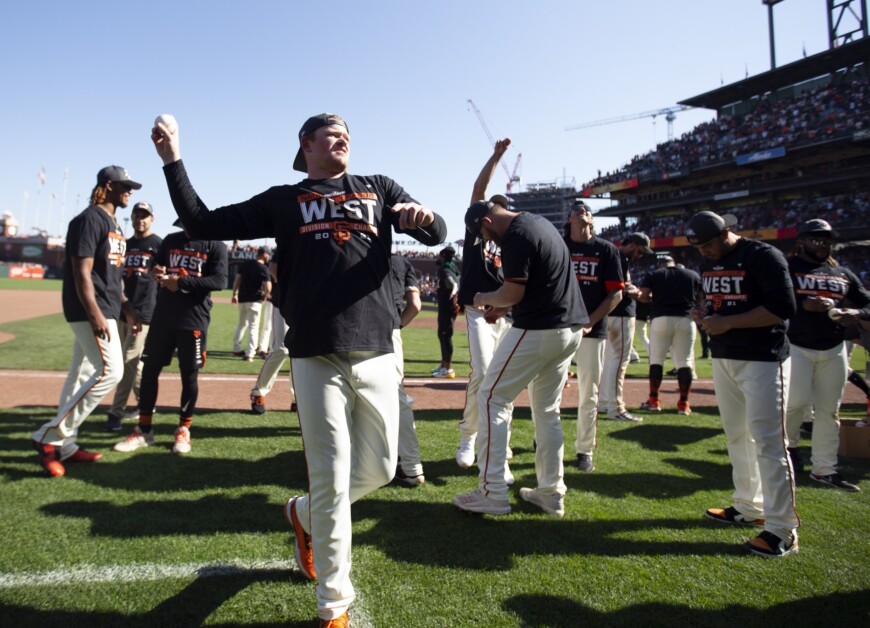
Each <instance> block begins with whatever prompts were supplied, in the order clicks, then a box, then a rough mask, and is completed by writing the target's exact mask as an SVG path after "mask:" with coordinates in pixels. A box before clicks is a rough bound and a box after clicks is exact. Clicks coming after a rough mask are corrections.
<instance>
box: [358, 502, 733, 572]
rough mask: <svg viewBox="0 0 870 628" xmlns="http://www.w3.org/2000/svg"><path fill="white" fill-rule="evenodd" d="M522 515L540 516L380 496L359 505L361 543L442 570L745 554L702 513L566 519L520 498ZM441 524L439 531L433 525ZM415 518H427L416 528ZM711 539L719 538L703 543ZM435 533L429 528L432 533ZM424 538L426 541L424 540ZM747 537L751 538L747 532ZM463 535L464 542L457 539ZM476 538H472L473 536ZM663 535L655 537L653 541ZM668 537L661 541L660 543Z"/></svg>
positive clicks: (518, 507)
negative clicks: (568, 559) (564, 559)
mask: <svg viewBox="0 0 870 628" xmlns="http://www.w3.org/2000/svg"><path fill="white" fill-rule="evenodd" d="M514 501H515V502H517V501H519V503H516V505H515V507H514V512H515V513H523V514H529V515H541V516H540V517H534V518H533V519H530V518H529V517H522V518H520V517H515V516H514V517H512V516H507V517H488V516H487V517H483V516H480V515H472V514H466V513H463V512H461V511H459V510H458V509H457V508H456V507H454V506H453V505H452V504H433V503H421V502H403V503H397V502H395V501H379V500H377V499H365V500H361V501H360V502H357V503H356V504H354V506H353V508H354V521H355V522H361V521H363V520H365V519H371V520H373V521H375V522H376V523H375V525H374V526H373V527H371V528H368V529H366V531H364V532H357V533H355V534H354V545H359V544H369V545H372V546H375V547H378V548H379V549H380V550H381V551H383V552H384V553H386V554H387V555H388V556H389V557H390V559H392V560H395V561H397V562H400V563H403V562H407V563H412V564H416V565H428V566H436V567H447V568H451V569H453V568H460V569H479V570H493V569H496V570H509V569H512V568H513V567H514V558H515V557H516V556H609V557H616V556H720V555H743V554H744V553H745V550H743V549H742V548H741V547H740V546H739V545H738V544H735V543H734V541H733V539H732V538H731V537H730V536H729V535H727V534H721V533H722V532H724V531H723V530H721V529H719V530H717V529H716V528H715V526H714V524H712V522H707V521H705V520H704V519H703V518H702V517H698V518H696V519H695V518H693V519H691V520H687V519H631V520H628V519H627V520H602V519H595V520H588V521H577V520H563V519H554V518H551V517H547V516H544V515H542V514H541V511H540V510H539V509H538V508H536V507H534V506H532V505H529V504H526V503H525V502H522V501H521V500H519V498H516V497H515V498H514ZM436 521H437V533H435V531H434V528H433V525H434V524H433V523H432V522H436ZM414 522H425V523H421V524H420V525H415V524H414ZM703 529H708V530H709V534H703V536H704V537H707V538H711V539H715V538H716V537H717V536H718V537H719V538H720V539H721V540H719V541H698V540H695V539H697V537H698V536H699V530H703ZM427 531H429V532H427ZM421 538H423V539H424V540H425V541H424V542H422V543H421V542H420V540H421ZM747 538H748V536H747ZM457 539H463V540H462V541H457ZM469 539H473V541H469ZM651 539H656V540H651ZM659 539H662V540H659Z"/></svg>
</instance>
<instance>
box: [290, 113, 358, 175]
mask: <svg viewBox="0 0 870 628" xmlns="http://www.w3.org/2000/svg"><path fill="white" fill-rule="evenodd" d="M332 124H337V125H338V126H343V127H344V128H345V130H346V131H347V132H348V133H350V129H349V128H347V122H345V121H344V120H342V119H341V116H339V115H337V114H334V113H318V114H317V115H316V116H311V117H310V118H308V119H307V120H306V121H305V124H303V125H302V128H301V129H299V150H298V151H296V159H294V160H293V170H298V171H299V172H305V173H307V172H308V166H307V165H306V163H305V154H304V153H303V152H302V138H303V137H305V136H306V135H311V134H312V133H314V132H315V131H316V130H317V129H319V128H320V127H324V126H330V125H332Z"/></svg>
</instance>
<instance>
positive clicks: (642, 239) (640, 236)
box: [622, 231, 653, 255]
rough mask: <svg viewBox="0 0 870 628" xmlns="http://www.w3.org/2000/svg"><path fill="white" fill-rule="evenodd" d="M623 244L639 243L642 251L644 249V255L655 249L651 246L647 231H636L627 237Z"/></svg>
mask: <svg viewBox="0 0 870 628" xmlns="http://www.w3.org/2000/svg"><path fill="white" fill-rule="evenodd" d="M622 243H623V244H629V243H634V244H637V245H638V246H639V247H640V249H641V251H643V253H644V255H651V254H652V252H653V250H652V247H651V246H650V242H649V236H648V235H647V234H645V233H641V232H640V231H638V232H636V233H632V234H631V235H630V236H628V237H627V238H625V239H624V240H623V241H622Z"/></svg>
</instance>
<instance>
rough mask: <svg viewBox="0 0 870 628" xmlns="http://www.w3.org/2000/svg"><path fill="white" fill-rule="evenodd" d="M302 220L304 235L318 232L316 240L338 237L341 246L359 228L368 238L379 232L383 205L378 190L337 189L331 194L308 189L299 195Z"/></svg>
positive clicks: (358, 231) (358, 230) (336, 239)
mask: <svg viewBox="0 0 870 628" xmlns="http://www.w3.org/2000/svg"><path fill="white" fill-rule="evenodd" d="M296 202H297V203H298V204H299V211H300V212H301V214H302V222H303V223H305V224H303V225H302V226H301V227H299V233H300V235H305V234H309V233H311V234H314V239H315V240H330V239H331V240H334V241H335V242H336V243H338V245H339V246H344V243H345V242H347V241H348V240H350V238H351V234H352V233H354V232H356V233H358V234H360V235H361V236H362V237H363V238H364V239H366V240H367V239H368V237H369V236H370V235H374V236H376V235H377V234H378V229H377V227H375V211H376V210H377V208H378V206H379V201H378V196H377V194H375V193H374V192H346V193H345V192H336V193H334V194H331V195H328V196H326V195H323V194H318V193H317V192H307V193H305V194H301V195H299V196H298V197H296Z"/></svg>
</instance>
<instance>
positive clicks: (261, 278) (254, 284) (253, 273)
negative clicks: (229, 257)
mask: <svg viewBox="0 0 870 628" xmlns="http://www.w3.org/2000/svg"><path fill="white" fill-rule="evenodd" d="M267 281H269V269H268V268H267V267H266V265H265V264H261V263H260V262H258V261H257V260H255V259H249V260H245V261H244V262H242V266H241V268H239V303H253V302H254V301H262V300H263V283H265V282H267Z"/></svg>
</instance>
